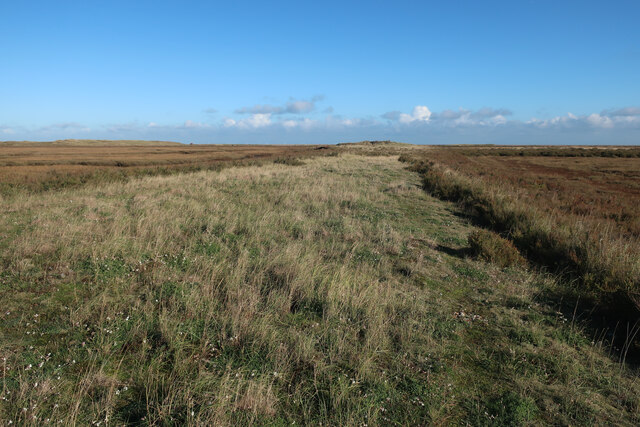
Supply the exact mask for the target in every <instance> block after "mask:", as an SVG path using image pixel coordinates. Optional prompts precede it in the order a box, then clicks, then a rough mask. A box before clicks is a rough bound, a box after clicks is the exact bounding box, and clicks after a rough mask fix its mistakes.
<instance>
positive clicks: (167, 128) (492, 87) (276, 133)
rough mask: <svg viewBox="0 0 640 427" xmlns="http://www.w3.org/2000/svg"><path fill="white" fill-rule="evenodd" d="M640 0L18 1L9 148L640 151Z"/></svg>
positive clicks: (3, 36) (1, 34)
mask: <svg viewBox="0 0 640 427" xmlns="http://www.w3.org/2000/svg"><path fill="white" fill-rule="evenodd" d="M638 22H640V2H638V1H637V0H636V1H609V2H600V1H598V2H596V1H570V0H568V1H558V0H555V1H533V0H532V1H484V2H479V1H449V2H441V1H438V2H428V1H393V2H391V1H387V2H381V1H373V0H370V1H352V2H348V1H335V2H334V1H322V2H306V1H299V0H298V1H272V2H249V1H244V2H240V1H238V2H219V3H218V2H190V1H180V2H178V1H174V2H162V1H153V2H144V1H127V2H118V1H108V2H107V1H101V2H98V1H86V0H85V1H77V2H65V1H56V2H53V1H49V2H34V1H3V2H0V140H18V139H30V140H50V139H59V138H104V139H123V138H136V139H138V138H140V139H163V140H178V141H182V142H201V143H335V142H341V141H355V140H362V139H394V140H399V141H406V142H413V143H503V144H510V143H513V144H523V143H524V144H529V143H534V144H548V143H552V144H556V143H566V144H605V143H606V144H638V143H640V25H639V24H638Z"/></svg>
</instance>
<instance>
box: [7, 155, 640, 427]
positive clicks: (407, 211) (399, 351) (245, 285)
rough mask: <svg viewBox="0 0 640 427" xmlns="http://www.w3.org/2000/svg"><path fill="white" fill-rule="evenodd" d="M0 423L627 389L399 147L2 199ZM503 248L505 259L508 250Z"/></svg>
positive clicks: (600, 346)
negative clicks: (481, 255) (474, 247)
mask: <svg viewBox="0 0 640 427" xmlns="http://www.w3.org/2000/svg"><path fill="white" fill-rule="evenodd" d="M1 209H2V216H1V217H0V221H1V222H0V230H1V231H0V234H1V238H0V262H1V267H2V273H1V276H0V298H2V301H3V310H2V313H1V314H0V318H1V320H2V321H1V322H0V334H1V339H0V343H1V344H0V352H1V355H2V360H3V379H2V400H1V401H0V419H3V420H12V421H13V422H14V424H20V423H22V424H32V425H42V424H46V423H51V424H57V423H62V424H70V423H78V424H92V423H93V424H97V423H108V424H113V425H117V424H123V423H131V424H134V423H141V424H159V423H168V424H170V423H173V424H185V423H189V424H201V425H211V424H230V425H231V424H233V425H238V424H249V423H260V424H276V425H284V424H287V425H290V424H292V423H294V422H295V423H296V424H316V425H319V424H320V423H322V424H323V425H364V424H367V425H383V424H384V425H394V424H413V425H416V424H428V423H434V424H443V423H450V424H457V423H471V424H475V425H482V424H486V425H513V424H526V423H532V424H539V423H554V424H579V425H586V424H621V425H634V424H635V425H637V423H638V422H639V421H640V415H639V403H640V402H639V396H640V385H639V384H638V381H637V376H636V375H635V373H634V372H633V371H630V370H629V369H628V368H625V367H624V365H621V364H619V363H617V362H616V361H614V360H613V359H612V358H611V357H610V354H609V353H610V350H611V347H613V346H616V345H618V346H621V345H622V343H610V342H607V341H606V340H604V339H603V340H600V339H595V340H594V339H593V338H592V337H590V336H588V335H586V333H585V331H583V330H582V329H581V327H580V323H579V322H578V321H577V320H576V319H567V318H566V317H565V316H564V315H563V314H562V313H559V312H558V311H557V310H556V308H555V306H553V305H552V304H550V303H549V302H548V301H546V299H545V295H546V294H547V291H548V290H550V289H554V288H555V287H557V286H558V285H557V284H556V283H555V282H554V281H553V280H552V279H551V278H549V277H545V276H540V275H538V274H537V273H533V272H530V271H527V270H526V269H523V268H521V267H518V266H514V267H507V268H501V267H498V266H496V265H493V264H491V263H485V262H482V261H476V260H473V259H470V258H467V257H465V256H463V254H464V253H465V248H466V246H467V237H468V235H469V234H471V233H473V232H476V231H477V229H476V228H474V227H473V226H471V225H469V224H468V223H467V222H465V221H464V220H463V219H461V218H460V216H459V215H456V212H455V209H454V207H453V206H452V205H449V204H447V203H444V202H441V201H439V200H437V199H434V198H432V197H430V196H428V195H427V194H425V193H424V192H423V190H422V188H421V182H420V177H419V176H418V175H417V174H414V173H412V172H410V171H407V170H405V169H403V165H402V164H401V163H399V162H398V161H397V160H396V158H390V157H363V156H352V155H343V156H340V157H317V158H313V159H309V160H306V161H305V164H303V165H297V166H291V165H287V164H270V165H263V166H261V167H258V166H250V167H239V168H228V169H224V170H222V171H218V172H214V171H201V172H196V173H188V174H176V175H172V176H155V177H144V178H140V179H132V180H129V181H127V182H115V183H102V184H99V185H98V184H96V185H91V184H90V185H86V186H84V187H82V188H78V189H75V190H74V191H70V190H60V191H52V192H47V193H38V194H30V195H23V196H20V197H17V196H16V197H8V198H6V199H5V203H4V204H3V205H2V208H1ZM516 264H517V263H516Z"/></svg>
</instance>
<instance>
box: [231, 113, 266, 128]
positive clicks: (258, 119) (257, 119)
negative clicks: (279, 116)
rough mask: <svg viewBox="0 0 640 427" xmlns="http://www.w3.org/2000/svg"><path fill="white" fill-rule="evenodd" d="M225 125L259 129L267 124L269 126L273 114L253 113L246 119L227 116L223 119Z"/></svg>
mask: <svg viewBox="0 0 640 427" xmlns="http://www.w3.org/2000/svg"><path fill="white" fill-rule="evenodd" d="M222 123H223V126H225V127H235V128H239V129H257V128H262V127H265V126H269V125H270V124H271V123H272V122H271V114H263V113H259V114H252V115H251V116H249V117H247V118H246V119H241V120H234V119H232V118H228V117H227V118H225V119H224V120H223V122H222Z"/></svg>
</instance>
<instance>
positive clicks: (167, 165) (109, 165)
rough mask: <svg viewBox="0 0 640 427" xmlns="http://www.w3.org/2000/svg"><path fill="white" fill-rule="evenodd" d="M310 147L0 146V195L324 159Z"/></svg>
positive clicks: (169, 144) (82, 143) (150, 143)
mask: <svg viewBox="0 0 640 427" xmlns="http://www.w3.org/2000/svg"><path fill="white" fill-rule="evenodd" d="M316 148H317V147H316V146H309V145H184V144H179V143H172V142H163V141H75V140H71V141H68V140H67V141H55V142H50V143H38V142H0V194H4V195H7V194H12V193H15V192H16V191H21V190H31V191H40V190H48V189H55V188H64V187H69V186H76V185H80V184H84V183H86V182H96V181H101V182H108V181H113V180H119V179H122V178H125V177H129V176H144V175H155V174H167V173H173V172H177V171H196V170H204V169H213V170H215V169H219V168H221V167H223V166H227V165H231V164H238V163H244V164H248V163H252V162H256V161H261V160H265V159H266V160H272V159H276V158H280V159H286V158H289V157H299V156H311V155H317V154H323V155H326V154H328V152H331V151H332V149H327V150H316Z"/></svg>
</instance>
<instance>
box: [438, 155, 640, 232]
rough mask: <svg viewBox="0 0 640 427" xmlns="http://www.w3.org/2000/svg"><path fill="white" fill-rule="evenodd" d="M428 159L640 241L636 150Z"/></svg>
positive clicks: (639, 171) (639, 180)
mask: <svg viewBox="0 0 640 427" xmlns="http://www.w3.org/2000/svg"><path fill="white" fill-rule="evenodd" d="M430 157H431V158H433V159H434V160H437V161H441V162H443V163H444V164H446V165H448V166H449V167H451V168H453V169H456V170H459V171H462V172H464V173H465V174H468V175H470V176H475V177H478V178H481V179H482V180H484V181H487V182H489V183H492V184H494V185H495V184H498V185H501V186H509V187H510V188H511V190H512V191H516V192H519V193H520V194H521V195H522V196H524V197H526V199H527V200H528V201H529V202H530V203H534V204H536V205H537V206H539V207H540V208H541V209H544V210H545V211H546V212H549V213H552V214H555V215H557V216H560V217H563V216H571V217H574V218H579V219H580V220H584V221H589V222H591V223H592V224H593V225H598V226H600V227H601V226H603V225H607V226H609V227H611V228H612V229H614V230H616V231H618V232H620V233H622V234H625V235H629V236H633V237H640V213H639V209H638V204H639V203H640V150H639V149H637V148H630V147H614V148H596V149H586V148H583V149H569V148H554V147H541V148H537V149H534V148H527V149H522V148H521V147H517V148H504V147H502V148H500V149H486V148H485V149H482V148H478V149H475V150H474V149H472V148H449V149H439V150H436V152H435V153H433V154H430Z"/></svg>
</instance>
